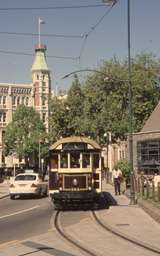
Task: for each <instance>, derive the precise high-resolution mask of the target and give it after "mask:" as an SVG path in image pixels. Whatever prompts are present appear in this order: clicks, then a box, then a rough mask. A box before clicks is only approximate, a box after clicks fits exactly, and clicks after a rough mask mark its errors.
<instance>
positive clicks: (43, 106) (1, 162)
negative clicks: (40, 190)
mask: <svg viewBox="0 0 160 256" xmlns="http://www.w3.org/2000/svg"><path fill="white" fill-rule="evenodd" d="M45 52H46V46H45V45H42V44H41V45H36V46H35V59H34V62H33V65H32V68H31V74H32V83H31V84H12V83H0V169H1V170H2V169H4V168H12V167H13V165H15V164H17V165H19V160H18V159H16V158H15V156H7V157H5V156H4V147H3V138H4V135H5V128H6V126H7V124H8V123H10V122H11V121H12V117H13V114H14V112H15V110H16V107H17V106H18V105H19V104H23V105H25V106H32V107H34V108H35V110H36V111H38V112H39V113H40V117H41V119H42V120H43V122H44V124H45V126H46V129H48V98H49V94H50V92H51V78H50V71H49V69H48V66H47V63H46V55H45Z"/></svg>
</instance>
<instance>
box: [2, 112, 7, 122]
mask: <svg viewBox="0 0 160 256" xmlns="http://www.w3.org/2000/svg"><path fill="white" fill-rule="evenodd" d="M5 122H6V113H5V112H4V113H3V123H5Z"/></svg>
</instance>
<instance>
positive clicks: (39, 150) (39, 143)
mask: <svg viewBox="0 0 160 256" xmlns="http://www.w3.org/2000/svg"><path fill="white" fill-rule="evenodd" d="M38 160H39V163H38V168H39V172H40V170H41V141H40V140H39V142H38Z"/></svg>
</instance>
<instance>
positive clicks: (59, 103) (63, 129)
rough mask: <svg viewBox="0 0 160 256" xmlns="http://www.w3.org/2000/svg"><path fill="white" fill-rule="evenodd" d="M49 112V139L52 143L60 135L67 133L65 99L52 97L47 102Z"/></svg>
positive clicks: (63, 135)
mask: <svg viewBox="0 0 160 256" xmlns="http://www.w3.org/2000/svg"><path fill="white" fill-rule="evenodd" d="M49 112H50V117H49V141H50V143H53V142H55V141H56V140H58V139H59V138H60V137H66V136H67V135H69V132H68V109H67V107H66V100H64V99H58V98H57V97H54V98H52V99H51V100H50V102H49Z"/></svg>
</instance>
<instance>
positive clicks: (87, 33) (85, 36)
mask: <svg viewBox="0 0 160 256" xmlns="http://www.w3.org/2000/svg"><path fill="white" fill-rule="evenodd" d="M118 1H119V0H115V2H113V3H112V5H110V8H109V9H107V11H106V12H105V13H104V14H103V16H102V17H100V18H99V20H98V21H97V22H96V24H95V25H94V26H92V27H91V29H90V30H89V31H88V32H85V33H84V34H83V37H84V40H83V43H82V46H81V49H80V54H79V62H80V61H81V57H82V54H83V51H84V48H85V45H86V43H87V39H88V37H89V36H90V34H91V33H92V32H93V31H94V30H95V29H96V28H97V27H98V25H99V24H100V23H101V22H102V21H103V19H104V18H105V16H107V15H108V14H109V13H110V12H111V10H112V8H113V6H114V5H115V4H116V3H118ZM105 6H106V5H105Z"/></svg>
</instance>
